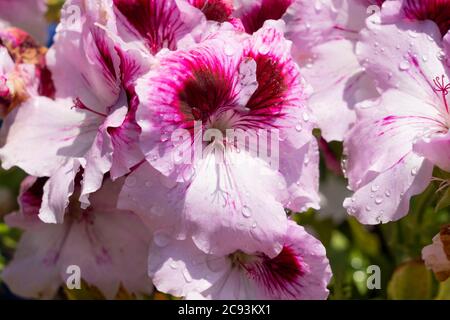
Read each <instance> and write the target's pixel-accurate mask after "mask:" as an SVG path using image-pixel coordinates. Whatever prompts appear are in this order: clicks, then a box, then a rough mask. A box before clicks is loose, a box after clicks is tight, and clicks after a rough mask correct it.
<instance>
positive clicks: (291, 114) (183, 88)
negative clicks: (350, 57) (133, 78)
mask: <svg viewBox="0 0 450 320" xmlns="http://www.w3.org/2000/svg"><path fill="white" fill-rule="evenodd" d="M137 91H138V94H139V99H140V101H141V106H140V108H139V110H138V113H137V119H138V123H139V125H140V126H141V128H142V134H141V140H140V141H141V148H142V150H143V152H144V154H145V155H146V159H147V161H148V163H149V164H151V166H153V167H154V168H156V170H157V173H159V175H163V177H164V178H163V180H164V186H163V187H162V190H159V191H155V190H154V189H155V188H154V187H153V184H154V183H153V182H152V181H155V179H156V181H160V178H158V174H157V173H155V172H150V171H149V170H146V169H145V168H143V169H142V168H141V169H140V170H138V171H136V172H133V173H132V174H131V175H130V176H129V177H128V178H127V182H126V184H125V187H124V190H123V199H122V200H121V202H120V205H123V206H125V207H127V206H129V207H131V208H133V209H135V210H136V211H137V212H142V213H143V214H144V215H147V216H150V217H152V218H153V219H154V218H157V216H158V213H159V214H163V215H165V216H174V215H177V217H178V219H176V220H177V221H178V224H179V226H178V227H179V228H178V229H177V230H176V231H175V232H176V233H177V235H178V236H179V237H183V236H186V235H187V234H188V235H192V238H193V239H194V242H195V243H196V244H197V245H198V246H199V248H200V249H202V250H203V251H205V252H208V253H215V254H227V253H229V252H233V251H235V250H237V249H241V250H244V251H245V252H255V251H260V252H265V253H266V254H268V255H271V256H273V255H274V254H275V255H276V254H277V253H278V252H279V250H281V243H279V242H277V240H276V239H277V237H278V236H279V235H280V234H285V232H286V228H287V219H286V214H285V212H284V209H283V207H288V208H291V209H293V210H296V211H305V210H306V209H307V208H310V207H313V208H318V202H319V197H318V190H317V189H318V150H317V143H316V141H315V139H314V137H313V136H312V128H313V127H314V124H313V121H312V118H311V113H310V110H309V109H308V108H307V106H306V105H305V99H306V96H307V93H308V87H307V86H306V85H305V83H304V81H303V79H302V78H301V76H300V73H299V70H298V67H297V65H296V64H295V63H294V62H293V61H292V59H291V56H290V43H289V42H288V41H286V40H285V39H284V38H283V32H282V24H280V23H269V24H267V25H266V26H265V27H264V28H263V29H261V30H259V31H258V32H257V33H255V34H254V35H253V36H251V37H250V36H248V35H246V34H242V33H236V32H234V31H229V32H225V33H222V36H218V37H213V38H211V39H209V40H207V41H204V42H202V43H200V44H197V45H196V46H194V47H192V48H190V49H186V50H178V51H177V52H173V53H172V54H168V55H166V56H164V57H163V58H162V59H161V61H160V67H159V68H156V69H154V70H151V71H150V72H149V74H148V75H147V76H145V77H144V78H143V79H142V80H141V81H139V84H138V87H137ZM198 129H201V131H198ZM180 130H181V133H183V134H182V135H179V133H180ZM201 132H205V135H204V136H203V135H201ZM228 132H231V133H232V134H235V133H236V134H237V135H238V134H239V132H241V133H244V134H247V135H248V136H247V138H249V139H253V141H255V140H256V141H259V142H258V143H260V144H259V146H260V147H259V149H260V150H259V151H261V152H260V153H259V154H258V156H256V155H255V153H254V151H255V146H254V145H252V143H251V142H250V143H248V144H249V145H250V148H247V147H248V144H245V145H244V147H242V148H239V146H238V145H236V143H235V142H236V141H235V139H228V138H229V136H228ZM186 133H187V136H186ZM277 134H278V135H277ZM225 137H226V138H225ZM270 137H272V138H273V139H270ZM180 138H181V139H180ZM267 140H270V141H267ZM274 140H276V141H275V142H273V141H274ZM264 141H266V145H265V146H264V145H263V143H264ZM278 145H279V148H278ZM246 146H247V147H246ZM197 147H198V148H199V149H197ZM252 148H254V149H252ZM256 148H258V147H256ZM192 149H194V157H192V152H191V151H192ZM266 149H267V150H266ZM185 150H188V151H189V152H188V153H186V152H184V151H185ZM199 150H200V151H199ZM201 150H203V152H202V151H201ZM278 150H279V160H280V161H279V167H278V168H276V169H275V170H274V167H273V166H272V164H277V163H276V162H277V161H278V159H277V158H276V157H275V156H276V153H277V152H278ZM263 151H266V152H267V155H268V156H269V155H271V156H272V157H274V158H276V159H271V158H270V157H269V158H264V155H261V153H262V152H263ZM180 153H183V155H186V154H188V156H187V158H188V159H189V161H185V159H186V158H184V157H183V155H180ZM272 160H274V161H272ZM167 180H168V181H167ZM147 185H149V187H147ZM145 190H147V191H145ZM156 204H170V205H169V207H170V206H171V208H172V209H171V210H170V209H169V210H164V208H158V209H159V210H149V208H155V205H156ZM174 208H175V209H174ZM158 211H160V212H158ZM278 239H279V237H278Z"/></svg>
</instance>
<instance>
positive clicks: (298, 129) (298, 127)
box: [295, 124, 303, 132]
mask: <svg viewBox="0 0 450 320" xmlns="http://www.w3.org/2000/svg"><path fill="white" fill-rule="evenodd" d="M302 129H303V128H302V125H301V124H298V125H296V126H295V130H297V132H300V131H302Z"/></svg>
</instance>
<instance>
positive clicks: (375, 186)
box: [371, 184, 380, 192]
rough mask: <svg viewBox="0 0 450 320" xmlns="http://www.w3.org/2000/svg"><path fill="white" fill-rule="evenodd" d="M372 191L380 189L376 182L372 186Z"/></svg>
mask: <svg viewBox="0 0 450 320" xmlns="http://www.w3.org/2000/svg"><path fill="white" fill-rule="evenodd" d="M371 190H372V192H377V191H378V190H380V186H379V185H377V184H374V185H373V186H372V188H371Z"/></svg>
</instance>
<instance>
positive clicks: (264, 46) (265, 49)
mask: <svg viewBox="0 0 450 320" xmlns="http://www.w3.org/2000/svg"><path fill="white" fill-rule="evenodd" d="M269 51H270V47H269V46H268V45H267V44H264V43H263V44H261V46H260V47H259V49H258V52H259V53H260V54H262V55H266V54H268V53H269Z"/></svg>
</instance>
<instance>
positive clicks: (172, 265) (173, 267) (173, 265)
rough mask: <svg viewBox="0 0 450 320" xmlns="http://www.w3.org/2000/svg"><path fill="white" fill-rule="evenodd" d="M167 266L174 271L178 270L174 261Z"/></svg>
mask: <svg viewBox="0 0 450 320" xmlns="http://www.w3.org/2000/svg"><path fill="white" fill-rule="evenodd" d="M169 266H170V267H171V268H172V269H174V270H175V269H177V268H178V264H177V262H176V261H171V262H170V264H169Z"/></svg>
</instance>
